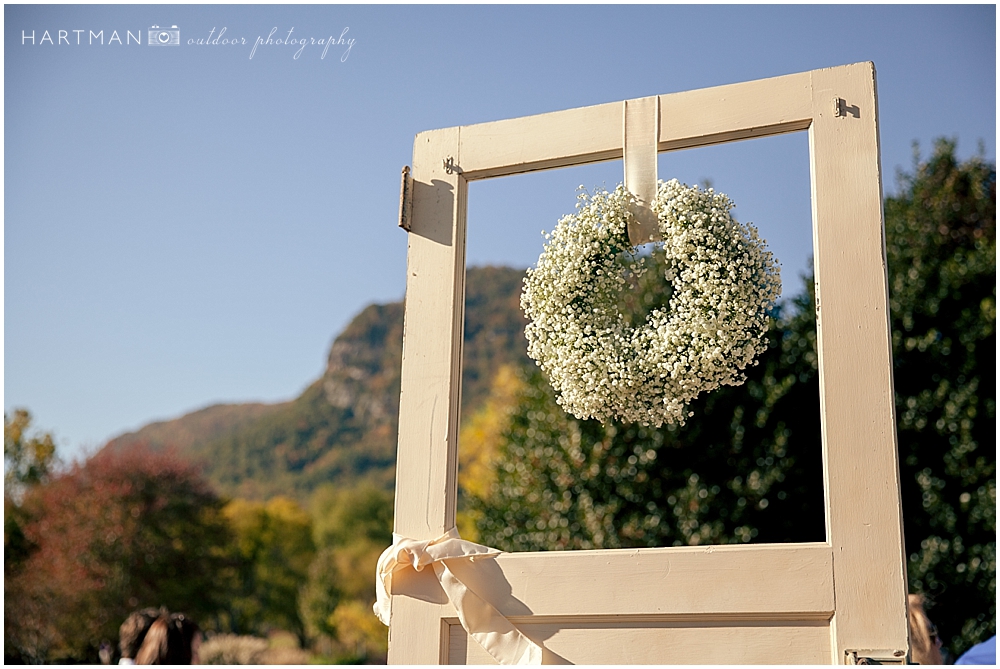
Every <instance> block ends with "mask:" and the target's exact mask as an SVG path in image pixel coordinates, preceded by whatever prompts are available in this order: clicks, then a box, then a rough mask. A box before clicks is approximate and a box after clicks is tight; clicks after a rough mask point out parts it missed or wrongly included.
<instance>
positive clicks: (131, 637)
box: [118, 607, 167, 664]
mask: <svg viewBox="0 0 1000 669" xmlns="http://www.w3.org/2000/svg"><path fill="white" fill-rule="evenodd" d="M166 613H167V610H166V609H156V608H152V607H150V608H146V609H141V610H139V611H133V612H132V613H131V614H129V617H128V618H126V619H125V622H123V623H122V626H121V627H120V628H119V629H118V648H119V650H121V654H122V657H121V659H120V660H118V664H135V656H136V654H137V653H138V652H139V648H140V647H141V646H142V642H143V640H145V638H146V633H147V632H148V631H149V627H150V625H152V624H153V622H154V621H155V620H156V619H157V618H159V617H160V616H161V615H164V614H166Z"/></svg>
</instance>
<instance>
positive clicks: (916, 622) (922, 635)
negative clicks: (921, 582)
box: [906, 595, 944, 664]
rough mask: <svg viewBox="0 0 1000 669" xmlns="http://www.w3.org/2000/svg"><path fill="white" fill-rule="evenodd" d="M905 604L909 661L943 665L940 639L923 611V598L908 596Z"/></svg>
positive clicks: (934, 626)
mask: <svg viewBox="0 0 1000 669" xmlns="http://www.w3.org/2000/svg"><path fill="white" fill-rule="evenodd" d="M906 603H907V607H906V608H907V611H908V614H909V619H910V660H911V661H912V662H913V663H914V664H944V658H942V657H941V637H940V636H938V630H937V626H936V625H934V623H932V622H931V619H930V618H928V617H927V613H926V612H925V611H924V596H923V595H910V596H909V597H908V598H907V602H906Z"/></svg>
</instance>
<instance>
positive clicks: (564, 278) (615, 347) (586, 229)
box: [521, 179, 781, 427]
mask: <svg viewBox="0 0 1000 669" xmlns="http://www.w3.org/2000/svg"><path fill="white" fill-rule="evenodd" d="M632 202H633V196H632V194H631V193H629V191H628V190H626V189H625V188H624V187H623V186H618V187H617V188H616V189H615V190H614V191H613V192H610V193H609V192H607V191H603V190H599V191H597V192H595V193H594V194H593V195H587V193H586V192H584V193H582V194H581V195H580V197H579V201H578V202H577V205H576V206H577V211H576V213H575V214H570V215H568V216H565V217H563V218H562V219H561V220H560V221H559V222H558V224H557V225H556V227H555V230H553V231H552V233H551V234H546V235H545V238H546V239H547V240H548V241H547V242H546V244H545V248H544V250H543V251H542V254H541V256H540V257H539V258H538V264H537V266H536V267H535V268H533V269H529V270H528V272H527V276H526V277H525V279H524V290H523V292H522V293H521V308H522V309H523V310H524V313H525V315H526V316H527V317H528V319H529V321H530V322H529V323H528V326H527V328H526V329H525V335H526V336H527V339H528V355H529V356H531V358H532V359H534V360H535V361H536V362H537V364H538V365H539V366H540V367H541V368H542V370H543V371H544V372H545V373H546V374H547V375H548V377H549V380H550V382H551V383H552V386H553V388H555V389H556V391H557V395H558V396H557V399H558V402H559V404H560V405H561V406H562V407H563V408H564V409H565V410H566V411H568V412H570V413H572V414H573V415H575V416H576V417H577V418H581V419H582V418H597V419H599V420H601V421H606V420H608V419H610V418H618V419H620V420H623V421H625V422H633V423H642V424H644V425H655V426H657V427H659V426H660V425H662V424H663V423H678V424H681V425H683V424H684V420H685V419H686V418H687V417H688V416H691V415H693V412H690V411H688V409H687V405H688V404H689V403H690V402H691V401H692V400H693V399H694V398H695V397H697V396H698V395H699V394H700V393H703V392H708V391H711V390H714V389H716V388H718V387H719V386H722V385H730V386H735V385H740V384H741V383H743V382H744V381H745V380H746V377H745V376H744V374H743V370H744V369H745V368H746V367H747V366H748V365H751V364H754V358H755V356H757V355H758V354H759V353H762V352H763V351H764V350H765V349H766V348H767V342H766V331H767V321H768V311H769V310H770V308H771V306H772V305H773V304H774V301H775V300H776V299H777V297H778V295H779V294H780V292H781V279H780V274H779V269H778V266H777V263H776V262H775V259H774V256H773V255H772V254H771V253H770V252H769V251H768V250H767V249H766V244H765V242H764V240H762V239H761V238H760V237H759V236H758V234H757V230H756V228H754V227H753V226H752V225H743V224H741V223H739V222H738V221H736V220H735V219H734V218H733V217H732V215H731V213H730V211H731V210H732V208H733V206H734V205H733V202H732V201H731V200H730V199H729V198H728V197H727V196H726V195H724V194H722V193H716V192H715V191H713V190H712V189H711V188H709V189H708V190H700V189H699V188H698V187H697V186H694V187H689V186H686V185H684V184H681V183H679V182H678V181H677V180H676V179H673V180H671V181H668V182H663V181H660V182H659V183H658V186H657V192H656V197H655V199H654V201H653V202H652V205H651V208H652V210H653V212H655V213H656V214H657V217H658V219H659V229H660V234H661V236H662V238H663V242H658V243H657V244H656V245H655V247H654V253H663V254H664V260H665V265H666V267H667V270H666V272H665V276H664V277H663V278H664V279H665V280H666V281H668V282H669V283H670V284H671V287H672V289H673V292H672V294H671V295H670V300H669V306H668V307H667V308H665V309H662V308H661V309H653V310H652V311H651V312H650V313H649V315H648V316H647V317H646V321H645V323H642V324H639V325H638V326H632V325H631V324H629V323H628V321H627V320H626V318H625V317H624V316H623V314H621V313H620V312H619V310H618V308H617V306H616V304H617V301H618V299H619V296H620V295H621V294H622V291H624V290H628V279H627V277H629V276H632V277H641V276H642V275H643V273H644V272H646V271H648V269H649V265H651V264H652V263H647V262H646V256H645V255H644V254H642V253H641V252H640V249H639V248H638V247H633V246H631V244H630V243H629V241H628V234H627V226H628V223H629V221H630V220H631V219H632V214H631V213H630V209H629V207H630V205H631V204H632Z"/></svg>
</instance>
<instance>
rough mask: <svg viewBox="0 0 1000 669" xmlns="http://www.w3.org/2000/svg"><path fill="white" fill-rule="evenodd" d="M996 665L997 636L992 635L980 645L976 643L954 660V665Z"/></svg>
mask: <svg viewBox="0 0 1000 669" xmlns="http://www.w3.org/2000/svg"><path fill="white" fill-rule="evenodd" d="M996 663H997V635H996V634H994V635H993V636H991V637H990V638H989V639H987V640H986V641H984V642H982V643H977V644H976V645H975V646H973V647H972V648H970V649H969V650H967V651H965V652H964V653H962V656H961V657H959V658H958V659H957V660H955V664H996Z"/></svg>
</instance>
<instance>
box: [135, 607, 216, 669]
mask: <svg viewBox="0 0 1000 669" xmlns="http://www.w3.org/2000/svg"><path fill="white" fill-rule="evenodd" d="M200 634H201V630H200V629H199V628H198V624H197V623H196V622H195V621H193V620H191V619H190V618H188V617H187V616H185V615H184V614H183V613H174V614H172V615H168V614H166V613H164V615H161V616H160V617H158V618H157V619H156V621H155V622H154V623H153V624H152V625H150V627H149V631H148V632H147V633H146V638H145V640H144V641H143V642H142V647H141V648H140V649H139V652H138V653H137V654H136V656H135V663H136V664H191V660H192V659H193V657H192V656H193V645H194V641H195V639H196V638H198V636H199V635H200Z"/></svg>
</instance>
